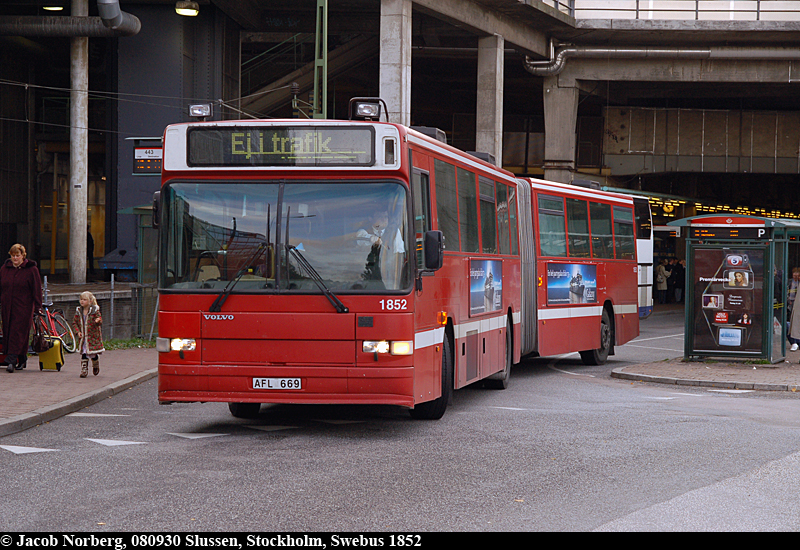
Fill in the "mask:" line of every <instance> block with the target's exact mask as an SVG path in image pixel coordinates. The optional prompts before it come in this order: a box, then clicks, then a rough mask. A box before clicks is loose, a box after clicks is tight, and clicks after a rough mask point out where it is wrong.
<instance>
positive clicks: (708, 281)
mask: <svg viewBox="0 0 800 550" xmlns="http://www.w3.org/2000/svg"><path fill="white" fill-rule="evenodd" d="M693 252H694V258H693V265H694V270H693V271H694V272H693V274H692V277H693V281H691V282H692V286H693V287H694V303H695V308H694V309H695V316H694V323H693V327H692V328H691V330H692V334H693V337H694V338H693V348H694V350H693V351H695V352H725V351H729V352H755V353H760V352H761V344H762V337H763V336H762V334H763V331H762V328H763V322H764V320H763V314H762V301H763V288H764V280H763V278H764V276H763V273H764V250H759V249H747V250H736V249H731V248H696V249H694V251H693Z"/></svg>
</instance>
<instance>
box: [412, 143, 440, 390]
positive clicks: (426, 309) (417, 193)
mask: <svg viewBox="0 0 800 550" xmlns="http://www.w3.org/2000/svg"><path fill="white" fill-rule="evenodd" d="M413 160H414V162H415V164H416V163H422V164H424V165H427V162H428V158H427V157H426V156H424V155H421V154H418V153H416V152H415V154H414V155H413ZM426 167H427V166H426ZM411 194H412V208H413V216H414V234H415V247H414V248H415V261H416V267H417V270H420V269H424V268H425V258H424V256H423V254H424V239H425V233H426V232H427V231H429V230H430V229H431V196H430V176H429V172H428V171H427V170H424V169H420V168H413V170H412V174H411ZM427 275H433V274H432V273H430V274H423V275H422V276H421V277H419V279H418V280H417V282H419V283H420V284H419V285H418V286H416V285H417V282H415V290H414V294H415V296H414V300H413V303H414V331H415V334H414V356H415V358H414V365H415V367H414V368H415V371H416V372H415V376H414V383H415V388H414V399H415V400H417V401H418V400H419V399H420V397H424V398H425V400H428V399H430V398H431V397H436V396H437V395H438V394H439V392H440V390H439V388H441V384H442V382H441V368H440V367H441V361H442V359H441V343H442V338H443V335H444V327H441V326H439V325H437V324H436V319H437V318H436V313H437V312H438V311H439V310H440V309H441V307H440V305H439V304H438V303H437V302H436V301H435V297H436V295H437V292H436V288H435V286H434V285H435V284H436V282H437V281H436V279H435V278H433V277H432V276H431V277H429V276H427ZM437 350H438V351H437Z"/></svg>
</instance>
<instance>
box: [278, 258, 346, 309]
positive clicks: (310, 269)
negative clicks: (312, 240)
mask: <svg viewBox="0 0 800 550" xmlns="http://www.w3.org/2000/svg"><path fill="white" fill-rule="evenodd" d="M286 250H288V251H289V253H290V254H291V255H292V256H294V257H295V259H296V260H297V263H298V265H300V267H301V268H303V269H305V270H306V272H307V273H308V275H309V276H310V277H311V280H313V281H314V283H316V285H317V287H318V288H319V289H320V291H322V293H323V294H324V295H325V297H326V298H327V299H328V301H329V302H330V303H331V305H332V306H333V307H334V308H335V309H336V312H337V313H347V312H349V311H350V310H349V309H347V306H345V305H344V304H343V303H342V301H341V300H340V299H339V298H338V297H337V296H336V294H334V293H333V292H331V290H330V289H329V288H328V287H327V286H326V285H325V282H324V281H323V280H322V277H321V276H320V274H319V273H317V270H316V269H314V266H312V265H311V264H310V263H309V262H308V260H306V257H305V256H303V255H302V254H301V253H300V251H299V250H298V249H297V247H295V246H292V245H290V244H287V245H286Z"/></svg>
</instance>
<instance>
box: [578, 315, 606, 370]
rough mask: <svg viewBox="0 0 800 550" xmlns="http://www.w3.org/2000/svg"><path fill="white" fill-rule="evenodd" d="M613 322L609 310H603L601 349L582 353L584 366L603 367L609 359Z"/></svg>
mask: <svg viewBox="0 0 800 550" xmlns="http://www.w3.org/2000/svg"><path fill="white" fill-rule="evenodd" d="M612 336H613V335H612V332H611V320H610V318H609V317H608V310H606V309H605V308H603V317H602V319H601V320H600V347H599V348H597V349H590V350H586V351H582V352H580V353H581V360H583V364H584V365H602V364H603V363H605V362H606V359H608V353H609V352H610V351H611V338H612Z"/></svg>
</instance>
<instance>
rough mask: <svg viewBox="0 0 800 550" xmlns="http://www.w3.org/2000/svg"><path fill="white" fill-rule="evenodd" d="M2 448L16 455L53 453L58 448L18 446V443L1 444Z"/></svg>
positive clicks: (0, 447)
mask: <svg viewBox="0 0 800 550" xmlns="http://www.w3.org/2000/svg"><path fill="white" fill-rule="evenodd" d="M0 449H5V450H6V451H9V452H12V453H14V454H15V455H23V454H27V453H51V452H56V451H58V449H40V448H38V447H17V446H16V445H0Z"/></svg>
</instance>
